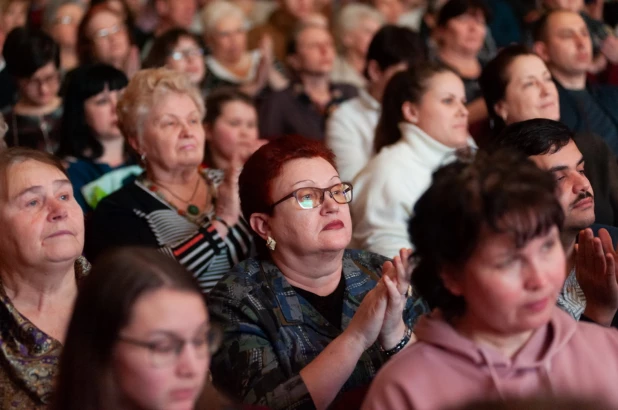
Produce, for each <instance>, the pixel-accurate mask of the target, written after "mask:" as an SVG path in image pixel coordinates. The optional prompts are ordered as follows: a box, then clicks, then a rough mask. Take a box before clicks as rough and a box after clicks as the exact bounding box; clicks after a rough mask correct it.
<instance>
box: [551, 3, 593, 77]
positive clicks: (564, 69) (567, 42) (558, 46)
mask: <svg viewBox="0 0 618 410" xmlns="http://www.w3.org/2000/svg"><path fill="white" fill-rule="evenodd" d="M545 40H546V42H545V43H544V46H542V47H541V49H542V51H541V53H540V54H541V57H542V58H543V59H544V60H545V62H546V63H547V64H548V66H549V67H550V68H551V69H552V70H556V71H557V72H560V73H564V74H566V75H585V74H586V72H587V70H588V68H589V67H590V64H592V40H591V39H590V33H589V32H588V27H587V26H586V23H585V22H584V20H583V19H582V18H581V16H580V15H579V14H577V13H571V12H556V13H554V14H552V15H551V16H550V17H549V21H548V22H547V26H546V30H545ZM541 44H542V43H541Z"/></svg>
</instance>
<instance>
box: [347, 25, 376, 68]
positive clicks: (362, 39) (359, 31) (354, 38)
mask: <svg viewBox="0 0 618 410" xmlns="http://www.w3.org/2000/svg"><path fill="white" fill-rule="evenodd" d="M381 25H382V24H381V23H380V22H379V21H376V20H374V19H372V18H365V19H363V20H361V21H360V22H359V23H358V25H357V26H356V28H355V29H354V30H351V31H350V32H349V33H347V35H344V39H343V41H344V42H345V46H346V48H347V49H349V50H351V51H353V52H354V53H355V54H357V55H358V56H361V57H363V58H364V57H365V56H366V55H367V50H368V49H369V44H370V43H371V40H372V39H373V36H374V35H375V34H376V33H377V32H378V30H379V29H380V27H381Z"/></svg>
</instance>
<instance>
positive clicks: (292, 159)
mask: <svg viewBox="0 0 618 410" xmlns="http://www.w3.org/2000/svg"><path fill="white" fill-rule="evenodd" d="M240 199H241V204H242V210H243V215H244V216H245V218H246V219H247V220H248V221H249V222H250V224H251V228H252V229H253V231H254V233H255V240H256V245H257V248H258V257H257V258H252V259H248V260H246V261H244V262H242V263H241V264H239V265H237V266H236V267H235V268H234V269H233V270H232V272H230V273H229V274H228V275H226V276H225V277H224V278H223V279H222V280H221V281H220V282H219V283H218V284H217V285H216V287H215V288H214V289H213V290H212V292H211V293H210V294H209V299H208V307H209V311H210V315H211V317H212V320H213V321H214V322H218V323H219V322H220V323H222V325H223V328H224V334H225V336H224V340H223V344H222V349H221V351H220V353H218V354H217V355H216V356H214V357H213V363H212V366H211V370H212V372H213V381H214V384H215V386H217V387H219V388H220V389H221V390H222V391H224V392H226V393H228V394H229V395H231V397H232V398H234V399H237V400H240V401H243V402H245V403H248V404H254V405H263V406H268V407H270V408H272V409H288V408H290V409H292V408H294V409H297V408H313V407H314V406H315V407H316V408H318V409H324V408H326V407H328V406H329V405H330V404H331V403H332V402H333V401H335V399H336V398H337V396H338V395H339V393H340V392H348V391H354V390H358V389H359V388H362V387H365V386H367V385H368V384H369V383H370V382H371V380H372V378H373V377H374V376H375V374H376V372H377V370H378V369H379V368H380V367H381V366H382V365H383V364H384V363H385V362H386V360H387V359H388V358H389V356H392V355H394V354H396V353H397V352H399V351H400V350H401V349H403V347H404V346H406V345H407V344H408V343H409V342H410V341H411V340H413V335H412V332H411V328H412V326H413V324H414V322H415V321H416V319H417V317H418V316H419V315H420V314H421V313H422V312H424V310H425V307H424V304H423V303H422V302H421V301H420V300H418V299H416V298H414V297H410V298H408V297H409V296H411V290H410V288H409V277H407V276H406V265H407V264H406V262H405V261H406V260H407V257H408V256H409V253H408V252H407V251H405V250H402V251H401V254H400V256H397V257H396V258H395V259H394V265H393V264H392V263H391V262H390V261H387V259H386V258H384V257H382V256H379V255H376V254H373V253H369V252H364V251H353V250H346V247H347V246H348V243H349V242H350V239H351V235H352V222H351V218H350V210H349V206H348V203H349V202H350V201H351V200H352V185H350V184H349V183H347V182H342V181H341V180H340V179H339V175H338V173H337V171H336V169H335V163H334V155H333V154H332V152H331V151H328V150H327V149H326V148H324V146H323V145H322V144H321V143H319V142H315V141H309V140H305V139H303V138H300V137H284V138H280V139H278V140H276V141H272V142H270V143H269V144H267V145H264V146H263V147H261V148H260V149H259V150H257V151H256V152H255V153H254V154H253V155H252V156H251V157H250V158H249V160H248V161H247V162H246V163H245V166H244V168H243V171H242V173H241V175H240Z"/></svg>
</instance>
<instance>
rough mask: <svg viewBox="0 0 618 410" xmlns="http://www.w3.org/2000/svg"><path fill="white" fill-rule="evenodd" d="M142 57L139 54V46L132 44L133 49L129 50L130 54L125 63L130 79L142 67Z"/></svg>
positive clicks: (125, 69) (125, 70)
mask: <svg viewBox="0 0 618 410" xmlns="http://www.w3.org/2000/svg"><path fill="white" fill-rule="evenodd" d="M141 61H142V60H141V59H140V55H139V49H138V48H137V46H132V47H131V51H129V56H128V57H127V60H126V61H125V64H124V72H125V74H126V75H127V77H128V78H129V79H131V77H133V74H135V73H137V72H138V71H139V69H140V68H141V65H142V63H141Z"/></svg>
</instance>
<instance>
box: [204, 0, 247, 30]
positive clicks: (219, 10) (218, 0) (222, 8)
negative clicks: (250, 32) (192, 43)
mask: <svg viewBox="0 0 618 410" xmlns="http://www.w3.org/2000/svg"><path fill="white" fill-rule="evenodd" d="M223 17H237V18H238V19H239V20H240V21H242V23H243V26H244V27H245V28H249V20H248V19H247V16H245V13H244V11H242V9H241V8H240V7H238V6H237V5H236V4H234V3H232V2H229V1H224V0H215V1H213V2H212V3H210V4H208V5H207V6H206V7H204V8H203V9H202V15H201V18H202V28H203V30H204V35H208V34H210V33H212V31H213V30H214V29H215V26H216V25H217V23H218V22H219V20H221V19H222V18H223Z"/></svg>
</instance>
